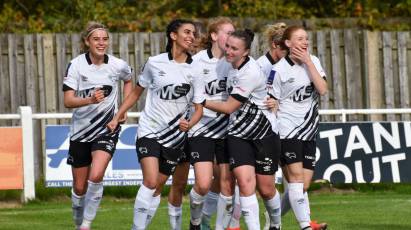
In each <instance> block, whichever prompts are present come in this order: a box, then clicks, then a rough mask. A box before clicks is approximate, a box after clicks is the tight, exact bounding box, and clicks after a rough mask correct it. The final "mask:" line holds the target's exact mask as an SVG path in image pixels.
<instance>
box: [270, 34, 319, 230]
mask: <svg viewBox="0 0 411 230" xmlns="http://www.w3.org/2000/svg"><path fill="white" fill-rule="evenodd" d="M280 45H281V46H282V47H283V48H284V49H287V50H288V54H287V56H285V57H284V58H282V59H281V60H280V61H279V62H278V63H277V64H276V65H275V66H274V69H273V70H274V71H275V75H274V79H273V96H274V97H275V98H277V99H278V101H279V110H278V112H277V115H278V121H279V130H280V136H281V161H282V163H283V164H285V169H286V170H285V171H286V173H287V177H288V181H289V184H288V188H287V191H286V197H287V195H288V197H289V202H290V204H291V208H292V209H293V211H294V214H295V216H296V218H297V221H298V222H299V224H300V227H301V229H315V228H317V227H320V228H319V229H325V228H326V225H325V224H323V225H320V226H318V224H316V223H312V226H313V227H311V226H310V215H309V205H308V199H307V198H305V197H304V191H306V190H307V189H308V187H309V185H310V182H311V179H312V176H313V174H314V166H315V152H316V143H315V138H316V136H317V132H318V122H319V116H318V98H319V95H324V94H325V93H327V82H326V80H325V72H324V70H323V68H322V67H321V64H320V61H319V60H318V58H317V57H315V56H313V55H310V54H309V53H308V45H309V43H308V35H307V32H306V31H305V30H304V28H302V27H300V26H290V27H288V28H287V29H286V30H285V31H284V34H283V37H282V41H281V43H280Z"/></svg>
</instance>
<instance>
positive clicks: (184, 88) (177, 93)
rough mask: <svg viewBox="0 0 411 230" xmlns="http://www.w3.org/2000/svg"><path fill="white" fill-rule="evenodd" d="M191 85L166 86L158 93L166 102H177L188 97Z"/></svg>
mask: <svg viewBox="0 0 411 230" xmlns="http://www.w3.org/2000/svg"><path fill="white" fill-rule="evenodd" d="M190 89H191V86H190V84H186V83H182V84H181V85H174V84H170V85H166V86H164V87H163V88H161V89H160V90H159V91H158V95H159V96H160V98H161V99H164V100H175V99H178V98H180V97H183V96H186V95H187V94H188V92H189V91H190Z"/></svg>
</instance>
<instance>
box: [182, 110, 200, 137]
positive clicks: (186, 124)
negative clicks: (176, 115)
mask: <svg viewBox="0 0 411 230" xmlns="http://www.w3.org/2000/svg"><path fill="white" fill-rule="evenodd" d="M202 116H203V105H201V104H195V103H194V113H193V115H192V116H191V118H190V120H186V119H181V120H180V130H181V131H183V132H187V131H188V130H190V129H191V127H193V126H194V125H195V124H197V122H198V121H200V119H201V117H202Z"/></svg>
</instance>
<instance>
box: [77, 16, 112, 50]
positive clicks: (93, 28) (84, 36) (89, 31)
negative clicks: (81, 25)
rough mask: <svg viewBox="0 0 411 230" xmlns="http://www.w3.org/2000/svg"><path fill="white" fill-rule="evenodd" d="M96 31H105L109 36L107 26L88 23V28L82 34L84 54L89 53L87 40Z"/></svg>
mask: <svg viewBox="0 0 411 230" xmlns="http://www.w3.org/2000/svg"><path fill="white" fill-rule="evenodd" d="M96 30H104V31H106V32H107V35H108V30H107V28H106V26H105V25H103V24H101V23H99V22H94V21H90V22H88V23H87V25H86V28H85V29H84V30H83V32H82V33H81V51H82V52H87V51H88V49H89V47H88V46H87V45H86V40H87V39H88V38H89V37H90V35H91V34H92V33H94V32H95V31H96Z"/></svg>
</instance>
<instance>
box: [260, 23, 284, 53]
mask: <svg viewBox="0 0 411 230" xmlns="http://www.w3.org/2000/svg"><path fill="white" fill-rule="evenodd" d="M286 28H287V25H286V24H285V23H284V22H278V23H275V24H273V25H267V26H266V29H265V30H264V37H265V38H266V41H267V45H268V47H269V48H270V47H271V44H272V43H273V42H274V43H275V44H276V45H278V44H280V42H281V38H282V37H283V33H284V31H285V29H286Z"/></svg>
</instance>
